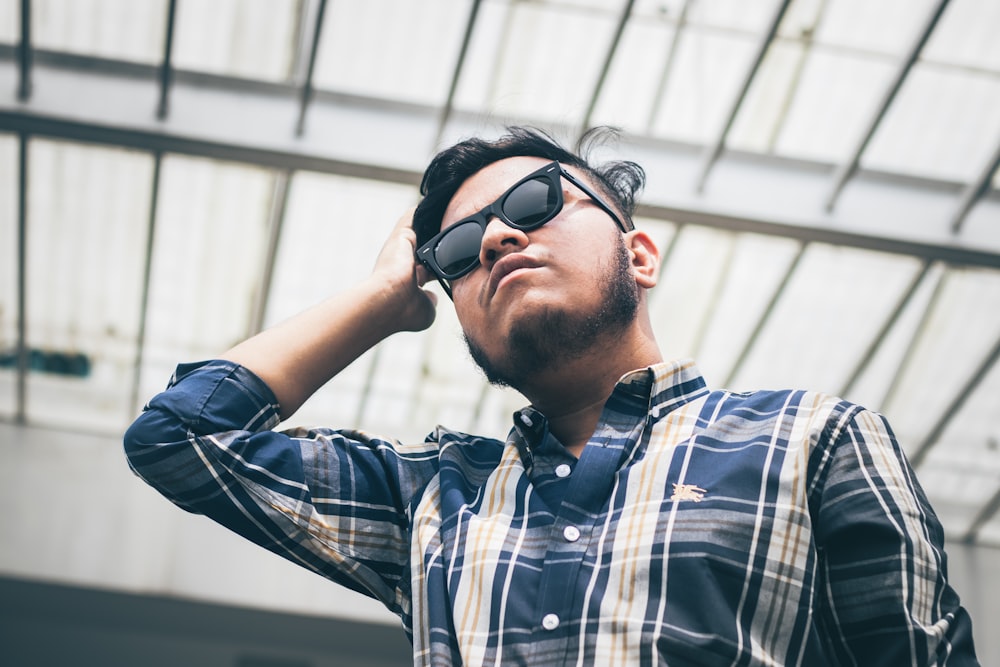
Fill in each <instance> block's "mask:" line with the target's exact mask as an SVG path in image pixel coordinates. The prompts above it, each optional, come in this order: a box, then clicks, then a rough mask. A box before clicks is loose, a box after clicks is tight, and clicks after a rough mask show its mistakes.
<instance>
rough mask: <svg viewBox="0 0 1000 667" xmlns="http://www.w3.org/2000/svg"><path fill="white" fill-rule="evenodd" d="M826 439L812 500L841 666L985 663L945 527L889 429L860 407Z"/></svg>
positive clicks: (824, 617)
mask: <svg viewBox="0 0 1000 667" xmlns="http://www.w3.org/2000/svg"><path fill="white" fill-rule="evenodd" d="M825 436H826V437H824V438H822V440H824V441H825V445H823V444H822V443H821V447H820V448H819V450H818V452H817V453H818V454H819V455H820V459H821V460H820V461H819V463H818V465H819V466H820V467H821V468H822V471H821V472H820V474H819V476H818V478H817V479H818V480H819V481H818V486H817V487H816V488H815V489H814V491H815V493H814V494H812V495H813V499H814V502H816V503H817V505H818V511H816V512H814V516H816V515H818V516H817V525H816V540H817V547H818V551H819V557H820V563H819V565H820V568H819V573H820V575H819V576H820V577H821V578H822V579H823V580H824V581H821V582H820V586H818V587H817V588H818V590H821V591H822V590H825V593H826V594H825V596H824V599H823V600H822V601H821V603H820V608H821V613H820V618H819V619H818V622H819V623H821V624H822V625H823V626H824V628H823V630H824V633H823V634H824V635H825V636H827V637H828V638H829V641H830V642H831V644H832V646H831V647H830V648H831V650H832V652H833V653H834V655H836V656H837V659H838V660H837V664H838V665H913V666H914V667H916V666H921V667H922V666H929V665H939V666H944V665H949V666H951V667H965V666H967V665H978V664H979V662H978V661H977V659H976V655H975V650H974V648H973V641H972V622H971V620H970V618H969V615H968V613H967V612H966V610H965V609H964V608H963V607H962V606H961V604H960V601H959V598H958V596H957V594H956V593H955V591H954V590H953V589H952V588H951V586H949V584H948V582H947V564H946V555H945V552H944V532H943V529H942V527H941V524H940V522H939V521H938V518H937V516H936V515H935V514H934V512H933V510H932V509H931V506H930V504H929V502H928V500H927V497H926V495H925V494H924V491H923V489H922V488H921V487H920V484H919V482H918V481H917V479H916V477H915V476H914V472H913V470H912V468H911V467H910V465H909V463H908V462H907V461H906V458H905V456H904V454H903V452H902V451H901V449H900V447H899V445H898V443H897V441H896V438H895V436H894V434H893V432H892V430H891V428H890V426H889V424H888V422H887V421H886V420H885V419H884V418H883V417H882V416H881V415H878V414H876V413H873V412H870V411H867V410H864V409H862V408H859V407H857V406H853V408H851V409H849V410H847V411H846V412H841V413H840V415H839V417H838V418H836V419H834V420H831V422H830V423H829V424H828V427H827V431H826V433H825Z"/></svg>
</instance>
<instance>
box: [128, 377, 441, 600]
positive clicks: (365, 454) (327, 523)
mask: <svg viewBox="0 0 1000 667" xmlns="http://www.w3.org/2000/svg"><path fill="white" fill-rule="evenodd" d="M279 414H280V411H279V408H278V405H277V401H276V400H275V398H274V395H273V393H272V392H271V390H270V389H269V388H268V387H267V385H266V384H264V382H263V381H261V380H260V379H259V378H257V377H256V376H255V375H254V374H253V373H252V372H250V371H249V370H248V369H246V368H244V367H242V366H240V365H237V364H234V363H230V362H225V361H211V362H205V363H199V364H187V365H181V366H178V368H177V371H176V372H175V374H174V377H173V378H172V380H171V382H170V385H169V387H168V388H167V390H166V391H164V392H163V393H161V394H158V395H157V396H155V397H154V398H153V399H152V400H151V401H150V402H149V404H148V405H147V406H146V408H145V410H144V411H143V413H142V415H141V416H140V417H139V418H138V419H137V420H136V421H135V422H134V423H133V424H132V426H131V427H130V428H129V429H128V431H127V432H126V434H125V452H126V455H127V457H128V461H129V465H130V466H131V468H132V470H133V471H134V472H135V473H136V474H137V475H139V476H140V477H141V478H142V479H144V480H145V481H146V482H147V483H149V484H150V485H152V486H153V487H154V488H155V489H157V490H158V491H159V492H160V493H162V494H163V495H164V496H166V497H167V498H168V499H170V500H171V501H172V502H174V503H175V504H177V505H178V506H180V507H182V508H183V509H185V510H188V511H190V512H196V513H200V514H204V515H206V516H208V517H210V518H212V519H213V520H215V521H217V522H218V523H220V524H222V525H224V526H226V527H228V528H230V529H232V530H233V531H235V532H237V533H239V534H240V535H242V536H244V537H246V538H247V539H250V540H252V541H253V542H256V543H257V544H259V545H261V546H264V547H266V548H267V549H269V550H271V551H273V552H275V553H277V554H279V555H281V556H283V557H285V558H287V559H288V560H290V561H293V562H295V563H297V564H299V565H302V566H304V567H306V568H309V569H311V570H313V571H315V572H317V573H319V574H321V575H323V576H325V577H327V578H329V579H332V580H334V581H336V582H338V583H340V584H343V585H345V586H348V587H349V588H352V589H354V590H357V591H360V592H362V593H365V594H367V595H370V596H372V597H375V598H377V599H379V600H380V601H382V602H383V603H384V604H386V606H388V607H389V608H390V610H392V611H395V612H397V613H398V612H399V611H400V609H399V605H400V596H399V595H397V587H398V586H400V585H403V586H405V585H406V580H407V576H406V573H405V572H404V568H405V563H407V562H408V558H409V519H408V506H409V503H410V501H411V500H412V498H413V496H414V495H415V494H418V493H419V491H420V490H421V488H422V486H423V485H424V484H426V481H427V479H429V477H430V476H432V475H433V474H434V472H435V470H436V462H437V457H436V449H437V448H436V443H433V442H428V443H424V444H423V445H422V446H414V447H410V448H407V447H403V446H401V445H398V443H391V442H388V441H385V440H380V439H377V438H374V437H371V436H367V435H365V434H362V433H359V432H355V431H333V430H329V429H315V430H308V431H306V430H293V431H286V432H276V431H273V430H271V429H273V428H274V427H275V426H276V425H277V424H278V422H279Z"/></svg>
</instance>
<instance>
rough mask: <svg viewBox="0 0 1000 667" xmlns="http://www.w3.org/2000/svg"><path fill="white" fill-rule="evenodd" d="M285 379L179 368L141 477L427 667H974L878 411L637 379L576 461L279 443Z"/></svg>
mask: <svg viewBox="0 0 1000 667" xmlns="http://www.w3.org/2000/svg"><path fill="white" fill-rule="evenodd" d="M278 414H279V410H278V406H277V405H276V401H275V398H274V396H273V394H272V393H271V392H270V390H269V389H268V387H267V386H266V385H264V383H263V382H261V381H260V380H259V379H257V378H256V377H255V376H254V375H253V374H252V373H250V372H249V371H248V370H247V369H245V368H243V367H240V366H237V365H234V364H231V363H228V362H219V361H215V362H209V363H206V364H196V365H182V366H179V367H178V370H177V372H176V374H175V376H174V378H173V380H172V382H171V385H170V387H169V388H168V389H167V391H165V392H164V393H162V394H159V395H158V396H156V397H155V398H153V399H152V401H150V403H149V405H148V406H147V409H146V411H145V412H144V413H143V415H142V416H141V417H140V418H139V419H138V420H137V421H136V422H135V424H133V426H132V427H131V428H130V429H129V432H128V433H127V434H126V449H127V452H128V455H129V461H130V465H131V466H132V468H133V469H134V470H135V471H136V472H137V473H138V474H139V475H140V476H141V477H143V478H144V479H145V480H146V481H147V482H149V483H150V484H152V485H153V486H154V487H156V488H157V489H158V490H159V491H160V492H161V493H163V494H164V495H165V496H167V497H168V498H169V499H170V500H172V501H173V502H175V503H176V504H178V505H179V506H181V507H183V508H184V509H187V510H190V511H194V512H200V513H203V514H206V515H208V516H209V517H211V518H213V519H214V520H216V521H218V522H219V523H221V524H224V525H225V526H228V527H229V528H231V529H232V530H235V531H236V532H238V533H240V534H242V535H244V536H245V537H247V538H249V539H251V540H253V541H254V542H257V543H258V544H261V545H263V546H265V547H267V548H268V549H270V550H272V551H274V552H276V553H278V554H281V555H282V556H284V557H286V558H288V559H289V560H292V561H294V562H296V563H298V564H300V565H303V566H305V567H307V568H310V569H312V570H314V571H316V572H318V573H319V574H321V575H323V576H325V577H329V578H330V579H333V580H335V581H337V582H340V583H341V584H344V585H346V586H348V587H350V588H353V589H355V590H358V591H362V592H364V593H366V594H368V595H371V596H373V597H375V598H377V599H379V600H381V601H382V602H383V603H384V604H385V605H386V606H387V607H388V608H389V609H391V610H392V611H393V612H395V613H396V614H398V615H399V617H400V618H401V619H402V622H403V625H404V627H405V629H406V630H407V632H408V633H410V636H411V638H412V641H413V654H414V662H415V663H416V664H435V665H451V664H469V665H485V664H491V665H501V664H503V665H508V664H530V665H562V664H567V665H568V664H574V665H625V664H628V665H653V664H669V665H671V666H673V667H677V666H683V665H691V666H695V665H697V666H698V667H705V666H708V665H726V666H731V665H805V666H806V667H819V666H822V665H861V666H869V665H891V666H893V667H895V666H898V665H945V664H948V665H952V666H956V665H975V664H978V663H977V662H976V658H975V654H974V650H973V647H972V636H971V621H970V619H969V617H968V614H967V613H966V612H965V610H964V609H963V608H962V607H961V606H960V603H959V600H958V598H957V596H956V595H955V593H954V591H953V590H952V589H951V588H950V587H949V586H948V584H947V582H946V578H945V555H944V553H943V550H942V543H943V538H942V530H941V526H940V525H939V523H938V520H937V518H936V517H935V515H934V513H933V512H932V510H931V508H930V507H929V505H928V503H927V500H926V498H925V496H924V493H923V491H922V490H921V488H920V487H919V485H918V483H917V481H916V479H915V478H914V475H913V471H912V470H911V468H910V467H909V465H908V464H907V463H906V461H905V460H904V457H903V455H902V453H901V451H900V449H899V447H898V445H897V444H896V442H895V439H894V437H893V435H892V432H891V431H890V429H889V426H888V424H887V423H886V422H885V420H884V419H883V418H882V417H881V416H879V415H877V414H875V413H872V412H869V411H867V410H865V409H863V408H861V407H859V406H857V405H854V404H851V403H848V402H845V401H842V400H839V399H836V398H833V397H830V396H826V395H822V394H817V393H810V392H803V391H762V392H754V393H748V394H735V393H731V392H725V391H709V390H708V389H707V388H706V386H705V383H704V381H703V380H702V378H701V376H700V375H699V374H698V372H697V370H696V369H695V367H694V365H693V364H691V363H674V364H662V365H658V366H654V367H651V368H649V369H644V370H640V371H636V372H634V373H631V374H629V375H628V376H626V377H625V378H624V379H623V380H622V381H621V382H620V383H619V384H618V386H617V387H616V389H615V391H614V393H613V394H612V396H611V397H610V399H609V400H608V402H607V404H606V407H605V408H604V412H603V415H602V416H601V420H600V423H599V425H598V427H597V429H596V431H595V432H594V435H593V437H592V438H591V440H590V443H589V444H588V445H587V447H585V449H584V451H583V454H582V455H581V456H580V458H579V460H577V459H576V458H575V457H573V456H571V455H570V454H569V453H568V452H567V451H566V450H565V449H564V448H563V447H562V446H561V445H560V444H559V443H558V441H557V440H556V439H555V438H554V437H553V436H552V435H551V434H550V433H549V432H548V428H547V422H546V419H545V417H544V416H543V415H542V414H540V413H538V412H537V411H535V410H533V409H531V408H526V409H524V410H521V411H520V412H518V413H517V414H516V415H515V419H514V422H515V423H514V428H513V429H512V430H511V432H510V435H509V436H508V438H507V440H506V442H503V441H500V440H494V439H487V438H480V437H475V436H470V435H467V434H464V433H458V432H454V431H450V430H446V429H444V428H440V427H439V428H438V429H437V430H435V432H434V433H432V434H431V435H430V436H429V437H428V439H427V441H426V442H424V443H421V444H418V445H403V444H400V443H398V442H393V441H389V440H383V439H380V438H376V437H374V436H372V435H369V434H366V433H362V432H359V431H349V430H341V431H333V430H326V429H316V430H292V431H287V432H284V433H278V432H274V431H272V430H270V429H271V428H272V427H274V426H275V425H276V424H277V423H278Z"/></svg>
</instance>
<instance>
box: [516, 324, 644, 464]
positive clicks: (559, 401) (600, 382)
mask: <svg viewBox="0 0 1000 667" xmlns="http://www.w3.org/2000/svg"><path fill="white" fill-rule="evenodd" d="M662 360H663V357H662V356H661V355H660V351H659V348H658V347H657V346H656V343H655V341H654V340H653V338H652V337H651V336H645V335H644V334H643V333H642V332H641V331H639V332H635V333H634V334H633V335H631V336H629V335H626V336H622V337H620V338H617V339H616V340H614V341H603V344H602V345H600V346H597V345H595V346H594V349H592V350H591V351H590V352H589V353H588V354H585V355H580V356H578V357H576V358H574V359H572V360H567V361H566V362H565V363H563V364H560V365H559V367H558V368H555V369H551V370H549V371H548V372H546V373H542V374H539V375H536V376H534V377H533V378H532V379H531V382H530V384H528V385H527V386H522V387H520V391H521V393H522V394H524V396H525V397H526V398H527V399H528V400H530V401H531V403H532V405H533V406H534V407H535V408H536V409H538V410H539V411H540V412H542V414H544V415H545V417H546V418H547V419H548V422H549V430H550V432H551V433H552V435H554V436H555V437H556V438H558V439H559V441H560V442H561V443H562V444H563V446H564V447H566V449H568V450H569V451H570V452H571V453H573V454H574V455H575V456H577V457H579V456H580V454H581V453H582V452H583V448H584V447H585V446H586V445H587V442H589V441H590V437H591V436H592V435H593V434H594V429H596V428H597V423H598V421H599V420H600V417H601V413H602V412H603V410H604V405H605V403H607V400H608V398H609V397H610V396H611V393H612V392H613V391H614V389H615V385H616V384H617V383H618V380H619V379H621V377H622V376H623V375H625V374H626V373H629V372H630V371H634V370H636V369H639V368H645V367H647V366H650V365H652V364H655V363H659V362H660V361H662Z"/></svg>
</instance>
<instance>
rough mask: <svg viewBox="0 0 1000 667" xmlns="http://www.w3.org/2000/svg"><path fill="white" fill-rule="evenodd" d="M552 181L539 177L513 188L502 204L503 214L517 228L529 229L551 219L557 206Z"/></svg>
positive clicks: (557, 202)
mask: <svg viewBox="0 0 1000 667" xmlns="http://www.w3.org/2000/svg"><path fill="white" fill-rule="evenodd" d="M558 195H559V193H558V192H557V191H556V188H555V186H554V184H553V183H552V181H551V180H550V179H548V178H545V177H542V176H539V177H538V178H533V179H531V180H530V181H525V182H524V183H521V184H520V185H519V186H517V187H516V188H514V189H513V190H512V191H511V192H510V194H508V195H507V198H506V199H505V200H504V202H503V214H504V215H505V216H507V219H508V220H510V221H511V222H513V223H514V224H515V225H516V226H517V227H521V228H524V229H531V228H533V227H535V226H537V225H540V224H542V223H543V222H545V221H546V220H548V219H549V218H551V217H552V215H553V214H554V213H555V212H556V209H557V207H558V206H559V196H558Z"/></svg>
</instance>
